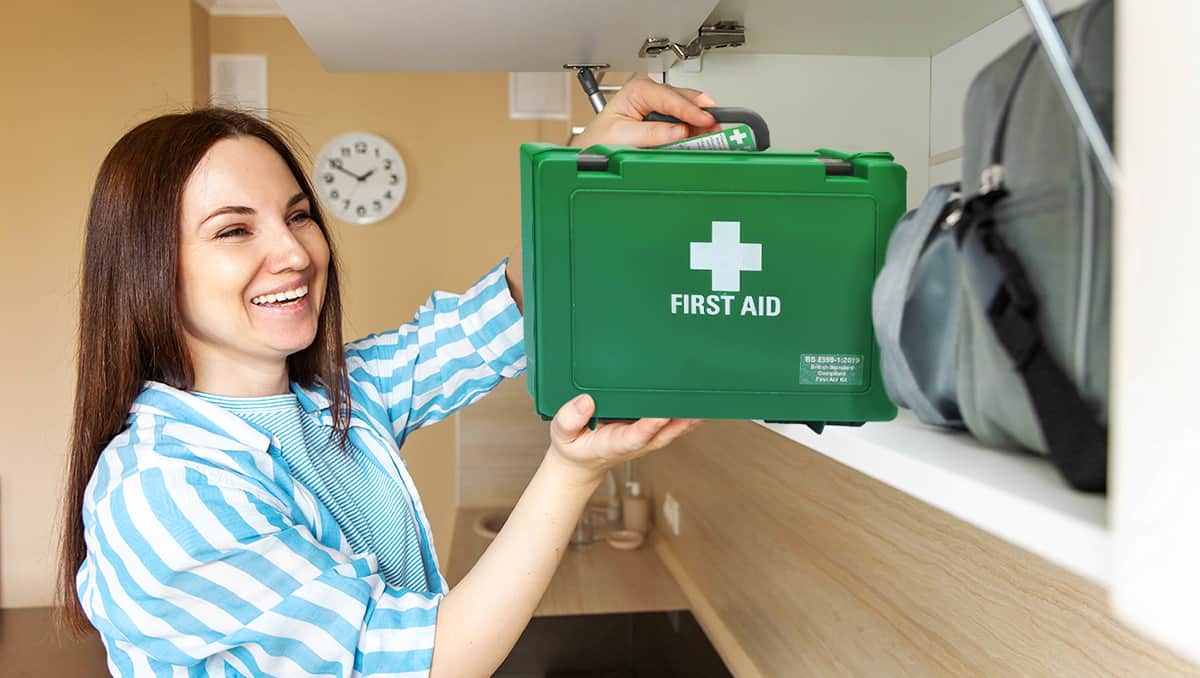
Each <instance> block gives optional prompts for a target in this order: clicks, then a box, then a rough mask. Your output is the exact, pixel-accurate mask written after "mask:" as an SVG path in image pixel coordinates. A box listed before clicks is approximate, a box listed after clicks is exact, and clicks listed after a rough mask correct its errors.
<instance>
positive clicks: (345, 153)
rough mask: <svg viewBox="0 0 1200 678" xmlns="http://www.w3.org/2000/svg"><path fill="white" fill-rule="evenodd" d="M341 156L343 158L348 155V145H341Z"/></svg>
mask: <svg viewBox="0 0 1200 678" xmlns="http://www.w3.org/2000/svg"><path fill="white" fill-rule="evenodd" d="M342 157H343V158H349V157H350V147H349V146H342Z"/></svg>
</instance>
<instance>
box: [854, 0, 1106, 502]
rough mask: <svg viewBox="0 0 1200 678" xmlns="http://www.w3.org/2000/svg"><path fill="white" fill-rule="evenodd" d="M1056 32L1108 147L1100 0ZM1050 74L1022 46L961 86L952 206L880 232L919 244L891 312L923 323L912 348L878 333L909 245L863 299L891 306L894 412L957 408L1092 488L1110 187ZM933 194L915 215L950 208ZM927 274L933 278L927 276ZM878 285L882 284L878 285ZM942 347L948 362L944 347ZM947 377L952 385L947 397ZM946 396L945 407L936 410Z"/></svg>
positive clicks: (1102, 462)
mask: <svg viewBox="0 0 1200 678" xmlns="http://www.w3.org/2000/svg"><path fill="white" fill-rule="evenodd" d="M1057 26H1058V30H1059V33H1060V34H1061V35H1062V37H1063V41H1064V42H1065V44H1066V46H1067V48H1068V52H1069V55H1070V61H1071V64H1070V70H1071V71H1073V73H1074V75H1075V78H1076V80H1077V81H1078V84H1079V86H1080V88H1081V89H1082V92H1083V94H1084V96H1085V98H1086V100H1087V103H1088V104H1090V107H1091V110H1092V112H1093V113H1094V114H1095V120H1096V121H1097V122H1098V127H1099V128H1100V131H1101V132H1102V133H1103V135H1104V136H1105V138H1106V141H1107V142H1108V143H1109V144H1111V137H1112V111H1113V76H1112V63H1113V6H1112V0H1093V1H1092V2H1089V3H1087V4H1085V5H1083V6H1082V7H1080V8H1078V9H1076V10H1074V11H1071V12H1068V13H1065V14H1063V15H1062V16H1060V17H1059V18H1058V19H1057ZM1055 78H1056V76H1055V73H1054V71H1053V69H1052V67H1051V64H1050V63H1049V61H1048V58H1047V53H1046V51H1045V50H1043V49H1042V48H1040V47H1039V42H1038V41H1037V39H1036V38H1035V37H1034V36H1029V37H1027V38H1025V39H1024V40H1022V41H1020V42H1018V43H1017V44H1016V45H1015V46H1013V47H1012V48H1011V49H1009V50H1008V51H1007V52H1006V53H1004V54H1003V55H1001V56H1000V57H999V58H998V59H996V60H995V61H993V62H992V63H991V64H989V65H988V66H987V67H986V68H985V69H984V70H983V71H982V72H980V74H979V75H978V76H977V77H976V78H975V80H974V82H973V83H972V85H971V87H970V89H969V91H968V94H967V102H966V108H965V114H964V140H965V143H964V147H963V181H962V186H961V188H962V205H961V207H960V208H958V209H953V210H950V211H949V212H948V213H946V212H945V211H941V212H939V213H938V216H937V217H936V219H937V221H938V223H939V224H940V226H939V227H936V228H933V229H932V230H929V229H927V231H928V232H927V233H926V234H925V235H922V234H921V233H919V232H916V229H913V230H910V231H907V232H906V231H905V229H902V228H901V225H902V224H899V225H898V226H897V229H896V231H895V232H894V234H893V238H897V237H901V238H912V239H921V238H925V240H922V241H921V248H920V249H921V252H922V253H921V255H920V256H919V257H917V258H916V259H914V264H913V265H914V266H915V268H914V273H916V274H917V275H912V276H909V279H910V280H912V281H916V283H919V284H909V285H908V286H907V289H906V291H905V293H906V294H907V295H908V296H909V298H908V299H906V301H905V305H904V306H903V307H902V309H901V310H900V312H902V313H903V314H906V315H907V314H911V313H912V309H914V308H923V309H925V314H924V318H925V319H923V320H917V317H916V316H913V317H912V318H909V317H904V318H903V319H902V320H901V321H899V325H898V326H900V327H903V326H904V325H906V324H907V325H910V326H912V327H920V328H923V332H924V336H925V340H924V341H923V342H922V341H920V339H919V338H917V339H914V338H913V337H905V336H904V334H903V332H901V333H900V334H896V333H895V332H893V331H892V330H890V329H889V326H888V325H887V324H881V319H882V320H883V321H887V320H888V316H889V314H895V313H896V312H897V307H896V306H894V304H895V303H896V302H895V299H894V297H895V296H896V295H897V294H898V292H897V290H896V289H895V288H894V286H895V285H896V284H897V280H898V279H901V278H903V276H902V275H900V274H898V273H896V272H895V271H893V272H892V274H891V275H890V276H889V275H887V274H888V273H889V266H892V265H893V264H896V265H898V266H899V265H902V262H901V261H900V260H899V259H897V260H896V261H892V253H893V250H895V251H896V252H897V253H901V252H905V251H911V250H912V249H913V245H912V243H911V242H910V243H908V245H907V246H906V245H905V244H904V243H889V246H888V258H889V260H888V261H887V262H886V263H885V266H884V269H883V272H882V273H881V276H880V278H879V279H878V281H877V286H876V290H875V302H876V303H877V304H878V303H886V304H893V305H892V306H888V307H885V308H882V309H881V308H878V307H877V308H875V309H874V311H875V319H876V333H877V337H878V339H879V341H880V344H881V351H882V356H883V358H884V366H883V370H884V378H885V381H886V382H887V385H888V388H889V394H892V391H893V390H895V391H897V393H894V394H892V395H893V399H895V400H896V401H897V404H902V405H906V406H909V407H912V408H913V410H914V411H915V412H916V413H917V414H918V416H919V417H921V419H922V420H924V421H926V422H929V423H940V424H943V425H946V424H950V425H953V424H954V423H955V422H954V421H953V419H952V417H949V416H946V415H947V414H948V413H953V412H955V411H957V412H958V413H959V414H960V415H961V420H962V423H964V424H965V425H966V427H967V429H968V430H969V431H971V433H972V434H973V435H975V436H976V437H977V438H979V439H980V440H982V441H984V442H987V443H989V444H992V445H996V446H1002V447H1020V448H1024V449H1027V450H1031V451H1034V452H1038V453H1041V454H1044V455H1047V456H1048V457H1049V458H1050V459H1051V460H1052V461H1053V462H1054V464H1055V466H1056V467H1057V468H1058V470H1059V471H1060V472H1061V474H1062V475H1063V477H1064V478H1065V479H1066V480H1067V482H1068V483H1070V484H1071V485H1072V486H1073V487H1075V488H1077V489H1080V490H1086V491H1103V490H1104V489H1105V487H1106V479H1107V429H1106V426H1107V405H1108V357H1109V297H1110V292H1109V287H1110V280H1111V243H1112V200H1111V191H1110V189H1109V188H1108V186H1107V185H1106V183H1105V182H1104V181H1102V177H1101V174H1100V172H1099V166H1098V164H1097V160H1096V155H1098V153H1097V154H1096V155H1094V154H1093V153H1092V152H1090V151H1089V144H1088V143H1087V140H1086V139H1085V136H1084V134H1083V132H1081V131H1080V130H1081V129H1082V127H1081V125H1080V124H1078V123H1077V122H1076V118H1075V114H1076V113H1075V112H1073V111H1072V108H1071V107H1070V106H1069V105H1068V104H1067V101H1066V99H1065V98H1064V96H1063V95H1062V94H1061V93H1060V90H1059V86H1060V84H1059V81H1058V80H1056V79H1055ZM1064 87H1065V86H1064ZM1080 117H1081V119H1082V117H1083V116H1082V114H1081V115H1080ZM1093 150H1094V149H1093ZM1105 150H1107V148H1106V149H1105ZM944 190H945V189H944V187H937V188H934V189H933V190H932V191H931V195H930V198H929V199H927V202H928V201H929V200H930V199H932V201H933V203H935V204H930V205H923V206H922V208H921V209H920V210H918V211H917V212H918V213H920V212H921V211H922V210H925V211H926V215H930V214H933V213H934V212H935V211H937V208H936V203H937V202H938V201H939V200H941V201H948V200H949V199H950V198H949V196H945V197H942V194H944ZM939 191H942V193H938V192H939ZM914 216H916V215H914ZM947 232H952V233H953V238H954V242H955V243H956V244H957V248H956V249H954V254H953V256H954V258H956V259H957V262H958V265H959V266H958V271H956V272H955V271H945V270H943V269H946V268H947V267H946V265H945V263H944V259H945V256H946V255H945V252H944V251H942V250H939V249H938V248H934V247H930V245H931V244H933V243H934V242H936V241H937V234H944V233H947ZM942 237H943V238H944V237H945V236H944V235H943V236H942ZM927 256H937V257H940V259H938V260H937V262H935V264H936V265H933V266H930V265H926V266H925V270H926V273H925V276H926V278H930V277H931V276H932V277H933V278H937V279H936V280H931V279H926V278H922V277H921V275H920V274H919V272H920V271H921V270H922V263H923V262H922V259H924V258H925V257H927ZM939 272H940V277H938V275H934V274H938V273H939ZM939 281H940V283H942V284H944V285H946V286H951V287H955V288H957V289H959V290H960V298H959V299H958V300H957V301H956V302H947V303H946V311H945V314H943V315H941V316H938V315H937V314H935V313H930V312H929V309H931V308H933V305H932V304H931V303H930V302H931V300H932V299H933V297H934V296H938V297H939V298H944V295H943V294H941V293H940V292H938V293H937V294H936V295H935V294H934V292H932V291H935V290H937V289H938V285H937V284H935V283H937V282H939ZM888 285H891V286H893V288H892V289H890V290H881V289H880V286H888ZM918 297H925V298H918ZM914 299H915V301H914ZM893 324H896V323H895V322H894V321H893ZM885 344H887V345H886V346H885ZM951 344H953V345H955V346H956V347H957V350H956V351H950V350H948V349H946V348H945V347H946V346H947V345H951ZM896 356H899V359H896ZM939 359H940V363H939V364H937V365H935V366H934V367H933V368H931V367H928V365H929V364H931V363H930V361H931V360H932V361H937V360H939ZM916 367H919V368H920V369H915V368H916ZM906 373H907V374H906ZM935 373H936V374H939V375H940V377H939V378H938V379H936V380H930V379H929V378H928V376H926V379H925V381H924V382H922V381H921V380H920V379H909V378H907V375H914V374H915V375H917V376H920V375H922V374H924V375H930V374H935ZM949 374H953V375H954V377H953V379H954V384H955V387H954V389H953V392H952V393H950V395H947V393H948V390H947V388H946V383H947V379H948V377H947V376H946V375H949ZM931 384H932V385H933V387H936V388H935V390H930V389H931V386H930V385H931ZM939 389H940V390H939ZM950 397H952V398H953V400H954V404H955V405H956V408H955V407H951V406H950V405H949V403H948V402H947V399H948V398H950ZM929 402H934V403H940V405H939V406H938V408H937V409H936V411H935V412H933V414H931V413H930V411H929V408H928V407H925V406H924V405H925V404H928V403H929ZM936 416H943V417H944V418H945V419H946V421H941V422H939V421H937V420H936V418H935V417H936Z"/></svg>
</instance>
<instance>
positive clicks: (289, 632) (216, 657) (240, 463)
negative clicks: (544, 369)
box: [76, 263, 525, 676]
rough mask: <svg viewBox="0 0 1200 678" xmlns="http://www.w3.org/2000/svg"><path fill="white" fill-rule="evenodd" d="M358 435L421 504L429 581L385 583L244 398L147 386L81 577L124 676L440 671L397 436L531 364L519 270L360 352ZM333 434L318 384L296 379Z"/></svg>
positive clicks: (354, 380) (102, 469)
mask: <svg viewBox="0 0 1200 678" xmlns="http://www.w3.org/2000/svg"><path fill="white" fill-rule="evenodd" d="M346 362H347V369H348V372H349V376H350V397H351V422H350V430H349V436H350V442H351V443H352V444H353V445H354V446H355V448H356V450H357V452H361V453H363V454H369V455H371V457H372V459H373V461H374V462H375V463H376V464H377V465H378V466H379V468H381V469H384V470H385V471H386V472H387V473H388V474H390V475H391V476H392V478H393V480H394V481H395V482H396V483H400V484H401V485H402V486H403V488H404V490H405V491H406V492H407V493H408V495H409V497H410V498H411V500H412V506H413V508H414V509H415V514H416V518H417V523H418V531H419V535H418V537H419V544H420V549H421V557H422V560H423V563H424V569H425V573H426V575H427V577H428V584H429V586H428V589H429V590H414V589H407V588H400V587H397V586H393V585H390V584H388V583H387V581H386V580H385V578H384V576H383V575H382V573H381V572H380V569H379V564H378V562H377V559H376V557H375V556H374V555H373V554H371V553H356V552H355V550H354V548H353V547H352V546H351V544H350V543H349V541H348V539H347V537H346V535H345V533H344V531H343V530H342V529H341V528H340V527H339V525H338V522H337V520H336V518H335V516H334V515H333V513H332V512H331V511H330V509H329V507H328V506H326V505H325V503H324V502H322V501H321V500H320V499H319V498H318V497H317V496H316V495H315V494H314V493H313V492H312V491H311V490H310V489H308V488H307V487H306V486H305V484H304V483H302V482H301V481H299V480H298V479H297V478H296V477H295V476H294V475H293V474H292V473H291V472H290V470H289V467H288V465H287V463H286V461H285V459H284V458H283V456H282V454H281V451H280V448H279V445H278V444H277V441H276V440H273V439H272V438H271V437H270V436H268V435H266V434H264V433H263V432H262V431H261V430H260V429H259V428H257V427H255V426H254V425H252V424H250V423H248V422H247V421H245V420H243V419H242V418H240V417H238V416H237V415H235V414H233V413H232V412H230V411H229V410H226V409H224V408H222V407H220V406H217V405H214V404H212V403H209V402H205V401H204V400H203V399H201V398H197V397H196V396H194V395H191V394H189V393H186V392H183V391H179V390H177V389H174V388H171V387H169V386H166V385H164V384H160V383H156V382H149V383H147V384H146V386H145V388H144V389H143V391H142V392H141V394H140V395H139V396H138V397H137V399H136V400H135V402H134V405H133V407H132V408H131V411H130V414H129V418H128V428H126V429H125V430H124V431H123V432H122V433H121V434H120V435H118V436H117V437H116V438H114V439H113V440H112V441H111V442H110V443H109V445H108V446H107V447H106V448H105V450H104V452H103V453H102V454H101V456H100V460H99V462H98V463H97V465H96V469H95V472H94V473H93V474H92V478H91V482H90V483H89V485H88V488H87V490H86V494H85V500H84V509H83V516H82V517H83V523H84V531H85V540H86V543H87V548H88V553H87V558H86V559H85V561H84V563H83V565H82V567H80V570H79V574H78V576H77V579H76V585H77V588H78V592H79V597H80V600H81V601H82V603H83V607H84V610H85V611H86V612H87V614H88V616H89V618H90V619H91V621H92V623H93V624H94V625H95V626H96V628H97V629H98V630H99V631H100V634H101V638H102V640H103V641H104V644H105V647H106V649H107V650H108V662H109V669H110V670H111V671H112V672H113V674H114V675H119V676H163V675H171V676H239V675H240V676H264V675H269V676H425V675H427V674H428V672H429V668H430V664H431V662H432V658H433V638H434V625H435V622H436V619H437V609H438V604H439V603H440V601H441V599H442V597H443V596H444V595H445V594H446V593H447V592H448V587H447V585H446V581H445V579H444V578H443V577H442V576H441V574H440V572H439V568H438V563H437V558H436V556H435V554H434V551H433V546H432V538H431V533H430V528H429V521H428V519H427V518H426V516H425V511H424V508H423V507H422V504H421V501H420V497H419V496H418V494H417V491H416V488H415V487H414V486H413V483H412V478H411V477H410V476H409V474H408V472H407V470H406V469H405V467H404V463H403V461H402V459H401V457H400V455H399V448H400V446H401V445H402V444H403V442H404V440H405V438H406V436H407V435H408V434H409V433H410V432H411V431H413V430H415V429H417V428H419V427H421V426H424V425H427V424H431V423H433V422H435V421H438V420H440V419H442V418H444V417H445V416H447V415H449V414H450V413H452V412H454V411H455V410H456V409H458V408H460V407H462V406H464V405H466V404H469V403H471V402H474V401H475V400H477V399H478V398H480V397H481V396H483V395H484V394H486V393H487V392H488V391H490V390H491V389H492V388H493V387H495V385H496V384H497V383H499V381H500V379H501V378H503V377H512V376H516V375H518V374H520V373H521V371H522V370H523V369H524V367H525V353H524V344H523V332H522V324H521V317H520V313H519V311H518V310H517V308H516V305H515V304H514V303H513V300H512V297H511V296H510V295H509V293H508V286H507V282H506V280H505V277H504V264H503V263H502V264H501V265H499V266H497V267H496V268H494V269H493V270H492V271H491V272H489V273H488V274H487V275H486V276H484V277H483V278H482V279H481V280H480V281H479V282H478V283H477V284H475V285H474V286H473V287H472V288H471V289H470V290H468V291H467V292H465V293H464V294H462V295H454V294H446V293H442V292H437V293H434V294H433V296H431V297H430V299H429V300H428V301H427V302H426V303H425V304H424V305H422V307H421V309H420V310H419V311H418V313H417V315H416V317H415V318H414V319H413V322H411V323H408V324H405V325H404V326H403V327H401V328H400V329H398V330H396V331H393V332H387V333H383V334H379V335H372V336H370V337H367V338H365V339H362V340H360V341H357V342H354V343H352V344H348V345H347V346H346ZM292 391H293V393H294V394H295V395H296V396H297V398H298V400H299V403H300V405H301V407H302V408H303V410H304V416H307V417H311V418H313V419H315V420H316V421H317V422H319V423H320V424H321V425H322V426H323V427H325V428H327V429H328V428H330V427H332V424H333V417H332V414H331V412H330V407H329V401H328V400H327V398H326V397H325V395H324V393H323V392H322V391H321V390H320V389H305V388H302V387H300V386H298V385H295V384H293V386H292Z"/></svg>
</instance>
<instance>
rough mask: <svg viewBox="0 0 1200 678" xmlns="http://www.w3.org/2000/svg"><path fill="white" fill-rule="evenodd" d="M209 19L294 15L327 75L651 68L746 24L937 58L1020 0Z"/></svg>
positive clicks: (637, 4) (502, 1)
mask: <svg viewBox="0 0 1200 678" xmlns="http://www.w3.org/2000/svg"><path fill="white" fill-rule="evenodd" d="M196 2H199V3H200V4H202V5H204V6H206V7H208V8H209V11H210V12H212V13H213V14H222V15H253V16H264V15H265V16H282V15H286V16H287V17H288V18H289V20H290V21H291V22H292V24H293V25H294V26H295V27H296V29H297V30H298V31H299V32H300V34H301V36H303V38H304V39H305V41H306V42H307V43H308V45H309V47H310V48H311V49H312V50H313V52H314V53H315V54H316V56H317V58H318V59H320V61H321V63H322V64H323V65H324V66H325V68H326V69H328V70H330V71H551V70H558V69H559V68H560V67H561V66H562V65H563V64H564V63H567V62H605V63H610V64H612V66H613V68H614V69H615V70H639V69H645V68H647V67H648V66H649V64H648V62H646V61H643V60H640V59H638V57H637V51H638V48H639V47H640V46H641V44H642V41H643V39H645V38H646V37H648V36H651V35H654V36H666V37H669V38H670V39H672V40H674V41H676V42H682V43H686V42H687V41H688V40H690V39H691V38H692V37H694V36H695V35H696V30H697V29H698V28H699V26H700V25H701V24H703V23H706V22H709V21H716V20H730V19H731V20H737V21H740V22H741V23H742V24H743V25H745V27H746V40H747V42H746V45H745V46H744V47H740V48H737V49H738V50H739V51H746V52H755V53H765V54H845V55H862V56H930V55H933V54H936V53H938V52H940V51H942V50H943V49H945V48H947V47H949V46H950V45H952V44H954V43H955V42H958V41H959V40H961V39H962V38H964V37H966V36H967V35H970V34H971V33H973V32H974V31H977V30H979V29H980V28H982V27H984V26H986V25H988V24H989V23H991V22H993V21H995V20H997V19H999V18H1000V17H1003V16H1004V15H1006V14H1008V13H1010V12H1012V11H1013V10H1016V9H1018V8H1019V7H1020V0H836V1H835V0H277V2H276V0H196Z"/></svg>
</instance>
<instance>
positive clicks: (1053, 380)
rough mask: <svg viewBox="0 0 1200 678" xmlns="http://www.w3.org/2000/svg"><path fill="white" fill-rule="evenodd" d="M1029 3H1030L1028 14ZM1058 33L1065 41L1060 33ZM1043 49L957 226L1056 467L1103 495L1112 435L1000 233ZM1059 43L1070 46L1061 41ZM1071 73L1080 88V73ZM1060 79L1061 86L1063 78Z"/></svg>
mask: <svg viewBox="0 0 1200 678" xmlns="http://www.w3.org/2000/svg"><path fill="white" fill-rule="evenodd" d="M1034 1H1035V2H1040V0H1034ZM1029 4H1030V0H1026V6H1027V8H1028V6H1029ZM1097 4H1099V3H1097ZM1042 7H1043V9H1044V5H1043V6H1042ZM1093 11H1094V10H1093ZM1051 28H1052V29H1053V22H1051ZM1054 35H1055V36H1056V37H1058V32H1057V30H1055V31H1054ZM1039 39H1042V36H1041V35H1040V34H1039ZM1038 44H1039V43H1037V42H1034V43H1032V44H1031V45H1030V48H1029V51H1028V52H1027V53H1026V54H1025V58H1024V59H1023V60H1022V61H1021V65H1020V67H1019V69H1018V71H1017V75H1016V78H1015V79H1014V81H1013V85H1012V89H1010V90H1009V92H1008V97H1007V98H1006V99H1005V102H1004V110H1003V111H1002V112H1001V115H1000V119H999V122H998V126H997V129H996V134H995V137H994V140H993V146H992V149H991V153H990V156H989V157H990V159H991V164H990V165H989V166H987V167H986V168H984V170H983V171H982V173H981V176H980V190H979V193H977V194H976V195H974V196H972V197H971V198H970V199H969V200H967V201H966V202H965V203H964V204H963V207H962V210H961V212H960V213H959V214H956V215H954V216H953V217H952V218H951V220H950V221H951V222H953V223H954V225H955V227H956V233H957V235H958V240H959V250H960V252H961V253H962V261H963V267H964V272H965V277H966V280H967V284H968V287H969V289H970V290H971V292H972V295H973V296H974V298H975V299H976V300H977V301H978V302H979V303H980V305H981V307H982V308H983V310H984V314H985V315H986V316H987V319H988V324H989V325H990V326H991V328H992V332H993V333H994V335H995V336H996V339H997V341H998V342H999V343H1000V345H1001V346H1002V347H1004V350H1005V352H1006V353H1008V355H1009V357H1010V358H1011V359H1012V361H1013V367H1014V369H1016V371H1017V372H1018V373H1019V374H1020V376H1021V380H1022V381H1023V382H1024V384H1025V388H1026V390H1027V391H1028V393H1029V398H1030V400H1031V402H1032V405H1033V410H1034V415H1035V416H1036V417H1037V420H1038V425H1039V427H1040V428H1041V431H1042V436H1043V437H1044V438H1045V441H1046V447H1047V448H1048V450H1049V453H1050V459H1051V461H1053V462H1054V465H1055V466H1056V467H1057V468H1058V470H1059V472H1060V473H1061V474H1062V476H1063V477H1064V478H1065V479H1066V480H1067V482H1068V483H1070V484H1071V486H1072V487H1074V488H1076V489H1078V490H1083V491H1088V492H1103V491H1104V490H1105V489H1106V488H1107V484H1108V430H1107V429H1106V428H1105V427H1104V426H1102V425H1100V423H1099V421H1098V420H1097V419H1096V416H1095V414H1094V413H1093V412H1092V409H1091V408H1090V407H1089V406H1088V405H1087V403H1085V402H1084V401H1083V398H1082V396H1080V394H1079V390H1078V389H1077V388H1076V387H1075V385H1074V384H1073V383H1072V382H1071V380H1070V378H1069V377H1068V376H1067V375H1066V373H1065V372H1063V370H1062V368H1061V367H1060V366H1059V365H1058V363H1057V362H1056V361H1055V360H1054V358H1053V357H1052V356H1051V355H1050V354H1049V353H1048V352H1047V351H1046V347H1045V342H1044V339H1043V336H1042V331H1041V328H1039V327H1038V324H1037V297H1036V296H1035V295H1034V293H1033V287H1032V286H1031V285H1030V284H1029V278H1028V276H1026V274H1025V269H1024V267H1022V266H1021V262H1020V260H1019V259H1017V256H1016V254H1015V253H1014V252H1013V251H1012V250H1011V249H1009V247H1008V245H1007V244H1006V243H1005V242H1004V239H1003V238H1002V237H1001V236H1000V234H999V232H997V231H996V221H995V216H994V210H995V207H996V204H997V203H999V202H1000V201H1002V200H1004V199H1005V198H1007V197H1008V189H1007V187H1006V186H1005V176H1004V174H1005V173H1004V164H1003V161H1004V141H1005V135H1006V133H1007V129H1008V118H1009V114H1010V112H1011V111H1012V107H1013V101H1014V100H1015V99H1016V94H1017V90H1018V88H1019V86H1020V84H1021V81H1022V80H1023V79H1024V77H1025V74H1026V72H1027V71H1028V70H1029V65H1030V63H1032V61H1033V58H1034V55H1035V54H1036V52H1037V48H1038ZM1044 44H1045V43H1044V41H1043V45H1044ZM1058 44H1059V46H1060V47H1062V40H1061V37H1058ZM1063 51H1064V52H1065V48H1063ZM1068 65H1069V62H1068ZM1068 71H1069V72H1070V73H1071V80H1072V82H1074V84H1075V86H1076V88H1078V82H1077V81H1075V79H1074V74H1073V71H1071V70H1070V68H1068ZM1059 77H1060V80H1061V77H1062V76H1061V74H1059ZM1060 84H1061V82H1060ZM1081 93H1082V90H1081ZM1085 104H1086V100H1085ZM1088 111H1089V113H1090V111H1091V109H1090V108H1089V109H1088ZM1076 113H1077V111H1076ZM1093 119H1094V118H1093ZM1093 150H1095V149H1094V148H1093Z"/></svg>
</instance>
